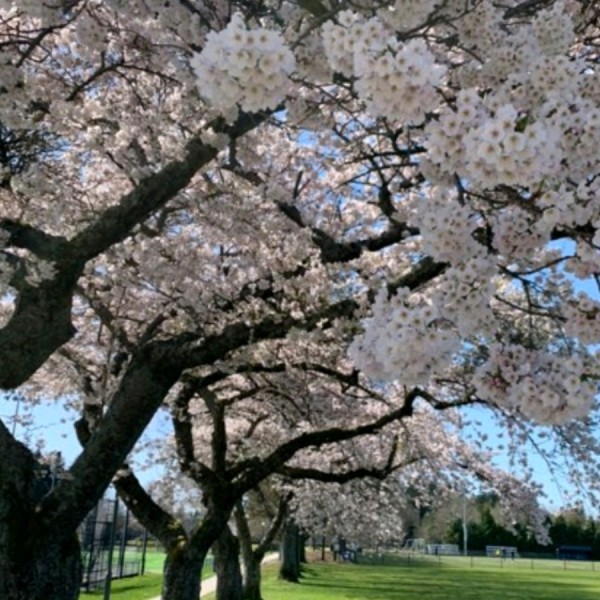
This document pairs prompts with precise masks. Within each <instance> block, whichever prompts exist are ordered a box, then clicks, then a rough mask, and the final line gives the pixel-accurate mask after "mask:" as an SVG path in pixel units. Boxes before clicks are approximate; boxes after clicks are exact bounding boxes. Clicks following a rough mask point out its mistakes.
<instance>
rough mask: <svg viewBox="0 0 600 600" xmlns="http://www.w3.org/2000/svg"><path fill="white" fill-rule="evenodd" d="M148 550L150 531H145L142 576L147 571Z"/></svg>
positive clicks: (141, 566)
mask: <svg viewBox="0 0 600 600" xmlns="http://www.w3.org/2000/svg"><path fill="white" fill-rule="evenodd" d="M147 549H148V530H147V529H144V541H143V543H142V564H141V565H140V575H143V574H144V573H145V571H146V550H147Z"/></svg>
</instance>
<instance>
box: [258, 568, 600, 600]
mask: <svg viewBox="0 0 600 600" xmlns="http://www.w3.org/2000/svg"><path fill="white" fill-rule="evenodd" d="M263 592H264V593H263V596H264V598H265V600H349V599H355V600H363V599H364V600H597V599H598V598H599V597H600V573H596V572H592V571H589V572H582V571H542V570H539V571H535V570H534V571H526V570H524V569H522V568H510V567H509V566H507V565H504V567H503V568H502V569H500V568H498V567H497V566H495V567H489V568H476V567H475V568H471V567H468V566H466V565H462V566H442V567H439V566H437V565H436V564H433V563H429V564H428V563H421V564H418V565H410V566H406V565H400V566H395V565H390V566H385V565H384V566H376V565H352V564H333V563H313V564H310V565H308V566H307V567H306V569H305V571H304V575H303V578H302V580H301V582H300V583H299V584H291V583H286V582H282V581H279V580H278V579H277V566H276V565H269V566H267V567H265V577H264V584H263Z"/></svg>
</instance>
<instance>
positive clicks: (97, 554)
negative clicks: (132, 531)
mask: <svg viewBox="0 0 600 600" xmlns="http://www.w3.org/2000/svg"><path fill="white" fill-rule="evenodd" d="M128 527H129V511H128V510H125V511H124V512H120V511H119V501H118V499H117V498H115V499H112V500H110V499H107V498H103V499H102V500H100V502H98V504H97V505H96V507H95V508H94V510H92V511H91V512H90V514H89V515H88V516H87V517H86V518H85V519H84V521H83V522H82V523H81V525H80V527H79V542H80V544H81V553H82V561H83V581H82V588H83V589H85V590H86V591H90V590H93V589H98V588H101V587H106V582H107V580H108V581H110V580H113V579H121V578H123V577H132V576H134V575H139V574H141V573H142V572H143V565H144V556H145V551H146V542H147V535H145V537H144V543H143V544H142V545H141V547H140V546H135V547H130V546H128V545H127V541H128Z"/></svg>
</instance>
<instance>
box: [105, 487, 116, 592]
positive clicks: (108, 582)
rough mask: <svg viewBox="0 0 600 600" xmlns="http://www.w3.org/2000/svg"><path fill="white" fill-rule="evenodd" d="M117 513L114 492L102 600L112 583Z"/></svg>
mask: <svg viewBox="0 0 600 600" xmlns="http://www.w3.org/2000/svg"><path fill="white" fill-rule="evenodd" d="M118 514H119V497H118V496H117V494H116V492H115V506H114V509H113V520H112V523H111V527H110V546H109V548H108V565H107V568H108V571H107V572H106V579H105V580H104V600H110V586H111V583H112V561H113V551H114V547H115V529H116V528H117V517H118Z"/></svg>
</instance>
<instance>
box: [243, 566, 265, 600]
mask: <svg viewBox="0 0 600 600" xmlns="http://www.w3.org/2000/svg"><path fill="white" fill-rule="evenodd" d="M260 565H261V561H260V560H257V559H256V558H255V557H252V558H251V559H250V560H249V561H248V562H246V563H245V564H244V568H245V569H244V570H245V573H244V574H245V577H244V596H243V598H244V600H262V595H261V590H260V584H261V570H260Z"/></svg>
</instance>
